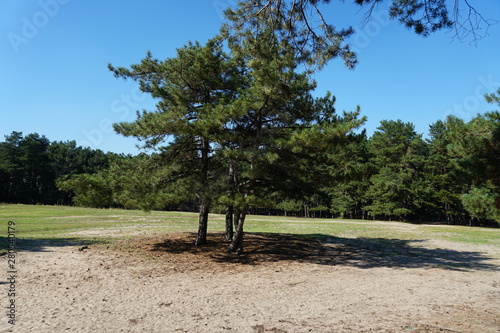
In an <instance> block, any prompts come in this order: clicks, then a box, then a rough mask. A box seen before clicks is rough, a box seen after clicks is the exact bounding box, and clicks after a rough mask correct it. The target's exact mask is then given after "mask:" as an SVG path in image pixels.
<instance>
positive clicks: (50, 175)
mask: <svg viewBox="0 0 500 333" xmlns="http://www.w3.org/2000/svg"><path fill="white" fill-rule="evenodd" d="M120 158H121V156H120V155H117V154H113V153H108V154H105V153H103V152H102V151H100V150H92V149H90V148H82V147H77V146H76V143H75V142H74V141H69V142H50V141H49V140H48V139H47V138H46V137H45V136H40V135H38V134H37V133H34V134H29V135H27V136H25V137H23V135H22V133H20V132H12V134H11V135H8V136H6V137H5V142H1V143H0V202H7V203H27V204H66V205H67V204H71V203H72V194H71V192H69V191H61V190H59V189H58V188H57V186H56V180H57V179H60V178H64V177H67V176H69V175H76V174H82V173H95V172H97V171H98V170H102V169H107V168H109V166H110V161H112V160H116V159H120Z"/></svg>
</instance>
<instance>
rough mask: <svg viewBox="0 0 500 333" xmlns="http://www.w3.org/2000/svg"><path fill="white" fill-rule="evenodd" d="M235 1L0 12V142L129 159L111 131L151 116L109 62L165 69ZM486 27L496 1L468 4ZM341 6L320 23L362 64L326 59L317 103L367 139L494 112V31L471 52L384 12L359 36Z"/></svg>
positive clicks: (75, 0)
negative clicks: (384, 128) (148, 56)
mask: <svg viewBox="0 0 500 333" xmlns="http://www.w3.org/2000/svg"><path fill="white" fill-rule="evenodd" d="M234 3H235V0H183V1H160V0H147V1H141V2H140V1H111V0H102V1H90V0H89V1H82V0H40V1H38V0H33V1H32V0H25V1H2V2H0V66H1V71H0V73H1V74H0V140H1V141H3V138H4V136H5V135H8V134H10V133H11V132H12V131H21V132H23V134H25V135H27V134H29V133H34V132H37V133H39V134H40V135H45V136H47V137H48V138H49V139H50V140H51V141H55V140H57V141H59V140H63V141H66V140H76V141H77V143H78V144H79V145H83V146H90V147H92V148H95V149H97V148H98V149H102V150H104V151H113V152H118V153H132V154H136V153H138V150H137V149H136V148H135V145H136V144H137V143H138V142H137V141H136V140H135V139H133V138H123V137H121V136H119V135H117V134H115V133H114V132H113V131H112V129H111V124H112V123H114V122H119V121H133V120H134V119H135V112H136V110H138V109H153V108H154V103H152V102H151V100H150V99H149V98H147V97H146V96H143V95H141V94H140V93H139V92H138V90H137V86H136V84H134V83H133V82H128V81H124V80H121V79H120V80H119V79H116V78H114V77H113V75H112V74H111V73H110V72H109V71H108V69H107V64H108V63H112V64H113V65H115V66H129V65H131V64H134V63H138V62H139V61H140V60H141V59H142V58H143V57H144V55H145V53H146V51H147V50H151V51H152V53H153V56H155V57H157V58H160V59H164V58H168V57H172V56H174V55H175V49H176V48H179V47H181V46H183V45H184V44H185V43H187V42H188V41H190V40H191V41H196V40H198V41H200V42H201V43H204V42H205V41H206V40H207V39H209V38H211V37H213V36H214V35H215V34H216V33H217V32H218V30H219V27H220V24H221V23H222V17H221V10H222V8H223V7H225V6H227V5H230V4H234ZM471 3H473V4H474V5H476V6H478V7H477V8H478V9H479V10H480V11H481V12H482V13H483V14H484V15H485V16H486V17H488V18H492V19H497V20H500V1H498V0H481V1H479V0H477V1H472V2H471ZM358 9H359V8H357V7H355V6H354V5H352V4H351V2H350V1H347V2H345V3H341V2H336V1H334V2H332V4H331V5H329V6H327V7H325V9H324V10H325V14H326V17H327V19H328V20H329V22H331V23H333V24H335V25H337V26H338V27H345V26H347V25H352V26H354V27H356V28H357V30H358V34H356V35H355V36H354V37H353V38H352V39H351V42H352V44H353V45H354V47H355V48H356V49H357V50H358V55H359V65H358V66H357V68H356V69H354V70H347V69H345V68H344V66H343V64H342V62H341V61H340V60H334V61H333V62H332V63H330V64H329V65H328V66H327V67H326V68H325V69H324V70H323V71H322V72H320V73H318V74H317V75H316V77H315V79H316V80H317V82H318V88H317V94H318V95H323V94H324V93H325V92H326V91H327V90H330V91H331V92H332V93H333V94H334V95H335V96H336V97H337V110H338V111H339V112H341V111H342V110H354V109H355V108H356V106H357V105H360V106H361V109H362V114H363V115H366V116H367V117H368V122H367V124H366V125H365V128H366V129H367V130H368V132H369V133H372V132H373V131H374V130H375V129H376V127H378V126H379V122H380V120H383V119H392V120H396V119H401V120H403V121H406V122H412V123H414V124H415V127H416V129H417V131H418V132H419V133H423V134H424V135H425V134H426V133H427V131H428V126H429V124H431V123H434V122H435V121H437V120H439V119H444V118H445V117H446V115H448V114H454V115H457V116H460V117H463V118H464V119H466V120H468V119H470V118H471V117H473V116H474V115H476V114H477V113H483V112H486V111H491V110H494V109H497V108H496V107H495V106H494V105H489V104H487V103H486V102H485V101H484V99H483V97H482V96H483V95H484V94H485V93H491V92H493V91H495V90H496V89H498V87H500V64H499V60H498V59H500V24H497V25H495V26H492V27H491V28H490V31H489V36H488V37H487V38H486V39H484V40H482V41H479V42H478V44H477V47H476V46H471V45H469V41H470V40H467V41H465V42H463V43H461V42H459V41H453V42H452V40H451V37H452V34H446V33H444V32H439V33H436V34H434V35H432V36H431V37H428V38H421V37H418V36H415V35H414V34H413V33H412V32H410V31H408V30H406V29H405V28H404V27H402V26H401V25H399V24H398V23H397V22H395V21H389V20H387V17H386V16H385V15H382V14H381V13H383V7H380V8H379V9H378V10H377V11H376V12H375V16H374V18H373V20H372V21H371V22H369V23H368V24H367V25H365V26H363V25H362V24H361V23H362V20H363V14H362V13H358Z"/></svg>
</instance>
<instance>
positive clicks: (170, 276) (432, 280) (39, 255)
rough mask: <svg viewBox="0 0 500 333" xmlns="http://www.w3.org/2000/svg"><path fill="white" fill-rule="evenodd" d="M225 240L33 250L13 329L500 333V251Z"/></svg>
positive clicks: (24, 268) (168, 239)
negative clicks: (234, 246)
mask: <svg viewBox="0 0 500 333" xmlns="http://www.w3.org/2000/svg"><path fill="white" fill-rule="evenodd" d="M217 238H221V236H220V235H211V237H210V239H211V242H209V244H208V245H207V246H204V247H202V248H194V247H193V246H192V245H191V244H192V240H193V235H192V234H169V235H162V236H156V237H148V238H139V239H134V240H125V241H120V242H119V243H118V244H115V245H111V246H109V245H91V246H90V247H89V248H88V249H83V250H82V251H79V249H81V247H78V246H74V245H69V246H58V247H54V246H52V247H50V246H48V247H41V248H38V249H37V250H36V251H35V250H34V251H31V252H29V251H24V252H21V253H20V254H19V258H20V259H21V262H20V263H19V279H18V286H17V288H18V291H19V293H20V294H19V297H18V310H19V314H18V321H17V324H16V325H15V327H14V329H13V330H10V331H12V332H23V333H24V332H40V333H43V332H47V333H49V332H50V333H54V332H369V331H371V332H499V328H500V274H499V270H498V268H499V267H500V262H499V260H498V258H497V259H491V258H492V256H493V257H494V256H496V253H494V251H495V249H494V248H488V247H485V246H483V247H482V248H481V249H480V251H478V250H475V249H474V248H473V246H472V247H471V246H468V247H467V248H466V249H462V250H460V249H459V247H460V244H456V243H455V244H454V247H453V248H449V247H447V246H446V244H443V245H442V246H439V244H436V243H433V244H431V245H432V246H430V247H429V246H427V245H429V244H426V243H425V242H420V243H415V242H409V241H399V240H394V241H390V240H376V239H375V240H374V239H371V240H370V239H359V240H356V239H344V238H335V237H330V238H328V239H325V240H322V242H317V241H315V240H312V239H308V238H304V237H300V236H292V235H263V234H259V235H247V242H246V246H247V251H248V253H247V254H245V255H243V256H240V257H237V256H233V255H228V254H226V253H225V252H224V249H223V247H222V246H221V245H220V244H217V242H216V241H215V240H217ZM2 287H4V286H2ZM2 293H4V292H2ZM1 320H2V325H0V327H1V328H3V327H5V326H6V319H5V318H2V319H1ZM10 331H9V330H7V329H3V330H2V329H0V332H10Z"/></svg>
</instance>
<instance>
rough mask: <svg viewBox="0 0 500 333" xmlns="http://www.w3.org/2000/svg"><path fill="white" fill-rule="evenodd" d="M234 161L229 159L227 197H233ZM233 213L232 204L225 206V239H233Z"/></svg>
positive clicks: (234, 180)
mask: <svg viewBox="0 0 500 333" xmlns="http://www.w3.org/2000/svg"><path fill="white" fill-rule="evenodd" d="M236 169H237V168H236V167H235V161H233V160H232V159H230V160H229V170H228V171H229V172H228V175H227V196H228V198H231V199H232V198H233V197H234V192H235V190H236V189H235V187H236V178H235V177H236V172H237V170H236ZM233 214H234V206H233V205H227V207H226V239H227V240H231V239H233V230H234V229H233Z"/></svg>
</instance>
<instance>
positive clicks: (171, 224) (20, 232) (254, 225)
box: [0, 205, 500, 247]
mask: <svg viewBox="0 0 500 333" xmlns="http://www.w3.org/2000/svg"><path fill="white" fill-rule="evenodd" d="M8 221H14V222H15V223H16V225H15V227H16V237H17V238H19V239H23V238H24V239H45V240H47V239H63V238H72V239H73V238H74V239H82V240H88V239H90V238H91V239H94V240H96V241H102V239H101V238H105V239H106V241H111V240H110V237H109V236H110V235H112V236H113V237H130V235H133V234H134V233H137V232H141V233H142V234H158V233H168V232H173V231H176V232H183V231H188V232H194V231H196V230H197V223H198V215H197V214H196V213H186V212H157V211H153V212H150V213H146V212H143V211H140V210H122V209H92V208H80V207H63V206H30V205H0V228H2V230H0V236H1V237H6V235H7V222H8ZM224 225H225V222H224V216H223V215H218V214H211V215H210V218H209V232H222V231H224ZM245 231H246V232H252V233H284V234H301V235H317V236H333V237H341V238H353V239H355V238H377V239H399V240H433V239H434V240H445V241H450V242H459V243H468V244H486V245H495V246H498V247H500V229H485V228H474V227H462V226H435V225H425V224H422V225H415V224H408V223H400V222H381V221H359V220H337V219H305V218H295V217H283V216H256V215H249V216H248V217H247V220H246V223H245ZM99 239H101V240H99Z"/></svg>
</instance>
